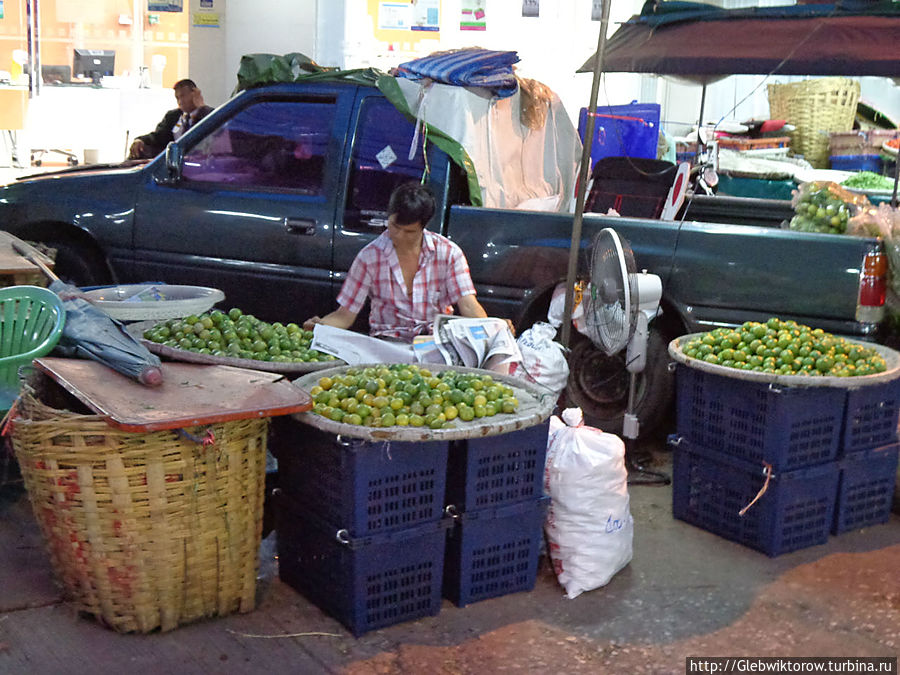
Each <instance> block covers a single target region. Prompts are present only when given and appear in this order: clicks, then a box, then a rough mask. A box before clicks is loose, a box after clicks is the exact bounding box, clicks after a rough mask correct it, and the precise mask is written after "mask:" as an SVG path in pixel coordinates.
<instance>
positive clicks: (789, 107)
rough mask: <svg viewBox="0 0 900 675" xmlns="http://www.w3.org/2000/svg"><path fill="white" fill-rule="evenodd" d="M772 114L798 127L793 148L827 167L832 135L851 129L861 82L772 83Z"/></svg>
mask: <svg viewBox="0 0 900 675" xmlns="http://www.w3.org/2000/svg"><path fill="white" fill-rule="evenodd" d="M768 92H769V116H770V117H771V118H772V119H783V120H786V121H787V122H789V123H790V124H793V125H794V126H795V127H797V128H796V130H795V131H793V132H791V134H790V136H791V149H792V150H793V151H794V153H796V154H799V155H803V156H804V157H805V158H806V160H807V161H808V162H809V163H810V164H812V165H813V166H814V167H815V168H817V169H825V168H828V157H829V149H828V143H829V134H830V133H831V132H835V131H850V130H851V129H852V128H853V120H854V119H855V117H856V104H857V102H858V101H859V82H858V81H857V80H852V79H850V78H846V77H823V78H820V79H815V80H804V81H802V82H792V83H789V84H770V85H768Z"/></svg>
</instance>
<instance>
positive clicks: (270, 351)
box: [127, 308, 343, 374]
mask: <svg viewBox="0 0 900 675" xmlns="http://www.w3.org/2000/svg"><path fill="white" fill-rule="evenodd" d="M127 330H128V331H129V332H130V333H131V334H132V335H134V336H135V337H138V338H140V340H141V342H142V343H143V344H144V345H145V346H146V347H147V349H149V350H150V351H151V352H153V353H154V354H157V355H159V356H161V357H164V358H167V359H170V360H172V361H184V362H187V363H201V364H206V365H220V366H235V367H238V368H251V369H254V370H264V371H267V372H272V373H285V374H300V373H308V372H312V371H316V370H323V369H325V368H333V367H334V366H335V364H338V363H343V361H341V360H340V359H336V358H335V357H333V356H331V355H330V354H324V353H322V352H319V351H316V350H314V349H310V348H309V345H310V342H311V341H312V331H304V330H303V329H302V328H300V326H298V325H297V324H295V323H289V324H287V325H284V324H281V323H277V322H276V323H268V322H266V321H261V320H259V319H257V318H256V317H254V316H252V315H249V314H244V313H243V312H242V311H241V310H240V309H237V308H232V309H230V310H229V311H228V312H224V311H222V310H218V309H216V310H212V311H211V312H206V313H203V314H199V315H192V316H187V317H184V318H180V319H169V320H167V321H159V322H156V321H140V322H137V323H133V324H129V325H128V326H127Z"/></svg>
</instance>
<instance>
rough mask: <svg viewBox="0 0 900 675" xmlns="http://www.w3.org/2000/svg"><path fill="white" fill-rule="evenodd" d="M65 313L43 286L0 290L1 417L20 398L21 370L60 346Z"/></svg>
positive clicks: (55, 296)
mask: <svg viewBox="0 0 900 675" xmlns="http://www.w3.org/2000/svg"><path fill="white" fill-rule="evenodd" d="M65 320H66V310H65V307H63V304H62V300H60V299H59V296H58V295H56V293H54V292H53V291H50V290H47V289H46V288H41V287H40V286H9V287H7V288H0V414H2V413H5V412H6V411H7V410H9V409H10V407H12V404H13V401H15V400H16V397H17V396H18V395H19V367H20V366H22V365H25V364H30V363H31V361H32V359H36V358H39V357H41V356H45V355H46V354H49V353H50V351H51V350H52V349H53V348H54V347H55V346H56V343H57V342H59V338H60V335H62V330H63V325H64V324H65Z"/></svg>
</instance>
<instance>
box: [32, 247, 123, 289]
mask: <svg viewBox="0 0 900 675" xmlns="http://www.w3.org/2000/svg"><path fill="white" fill-rule="evenodd" d="M45 244H46V245H47V246H49V247H51V248H55V249H56V262H55V264H54V266H53V271H54V272H55V273H56V276H58V277H59V278H60V279H62V280H63V281H65V282H66V283H67V284H72V285H73V286H100V285H103V284H108V283H110V281H111V279H110V276H109V272H108V270H107V267H106V263H105V261H104V260H103V256H101V255H100V254H99V253H97V251H95V250H94V249H92V248H90V247H89V246H87V245H85V244H82V243H80V242H77V241H72V240H70V239H59V240H55V241H54V240H48V241H46V242H45Z"/></svg>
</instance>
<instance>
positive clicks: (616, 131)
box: [578, 101, 661, 167]
mask: <svg viewBox="0 0 900 675" xmlns="http://www.w3.org/2000/svg"><path fill="white" fill-rule="evenodd" d="M660 111H661V107H660V104H659V103H638V102H637V101H632V102H631V103H628V104H626V105H612V106H597V117H596V118H595V120H594V139H593V141H592V142H591V166H592V167H593V165H594V163H596V161H597V160H598V159H602V158H603V157H623V156H627V157H646V158H648V159H656V154H657V145H658V143H659V117H660ZM587 115H588V109H587V108H582V109H581V110H580V111H579V113H578V135H579V136H580V137H581V141H582V142H584V140H585V139H584V136H585V133H586V132H587V121H588V118H587Z"/></svg>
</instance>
